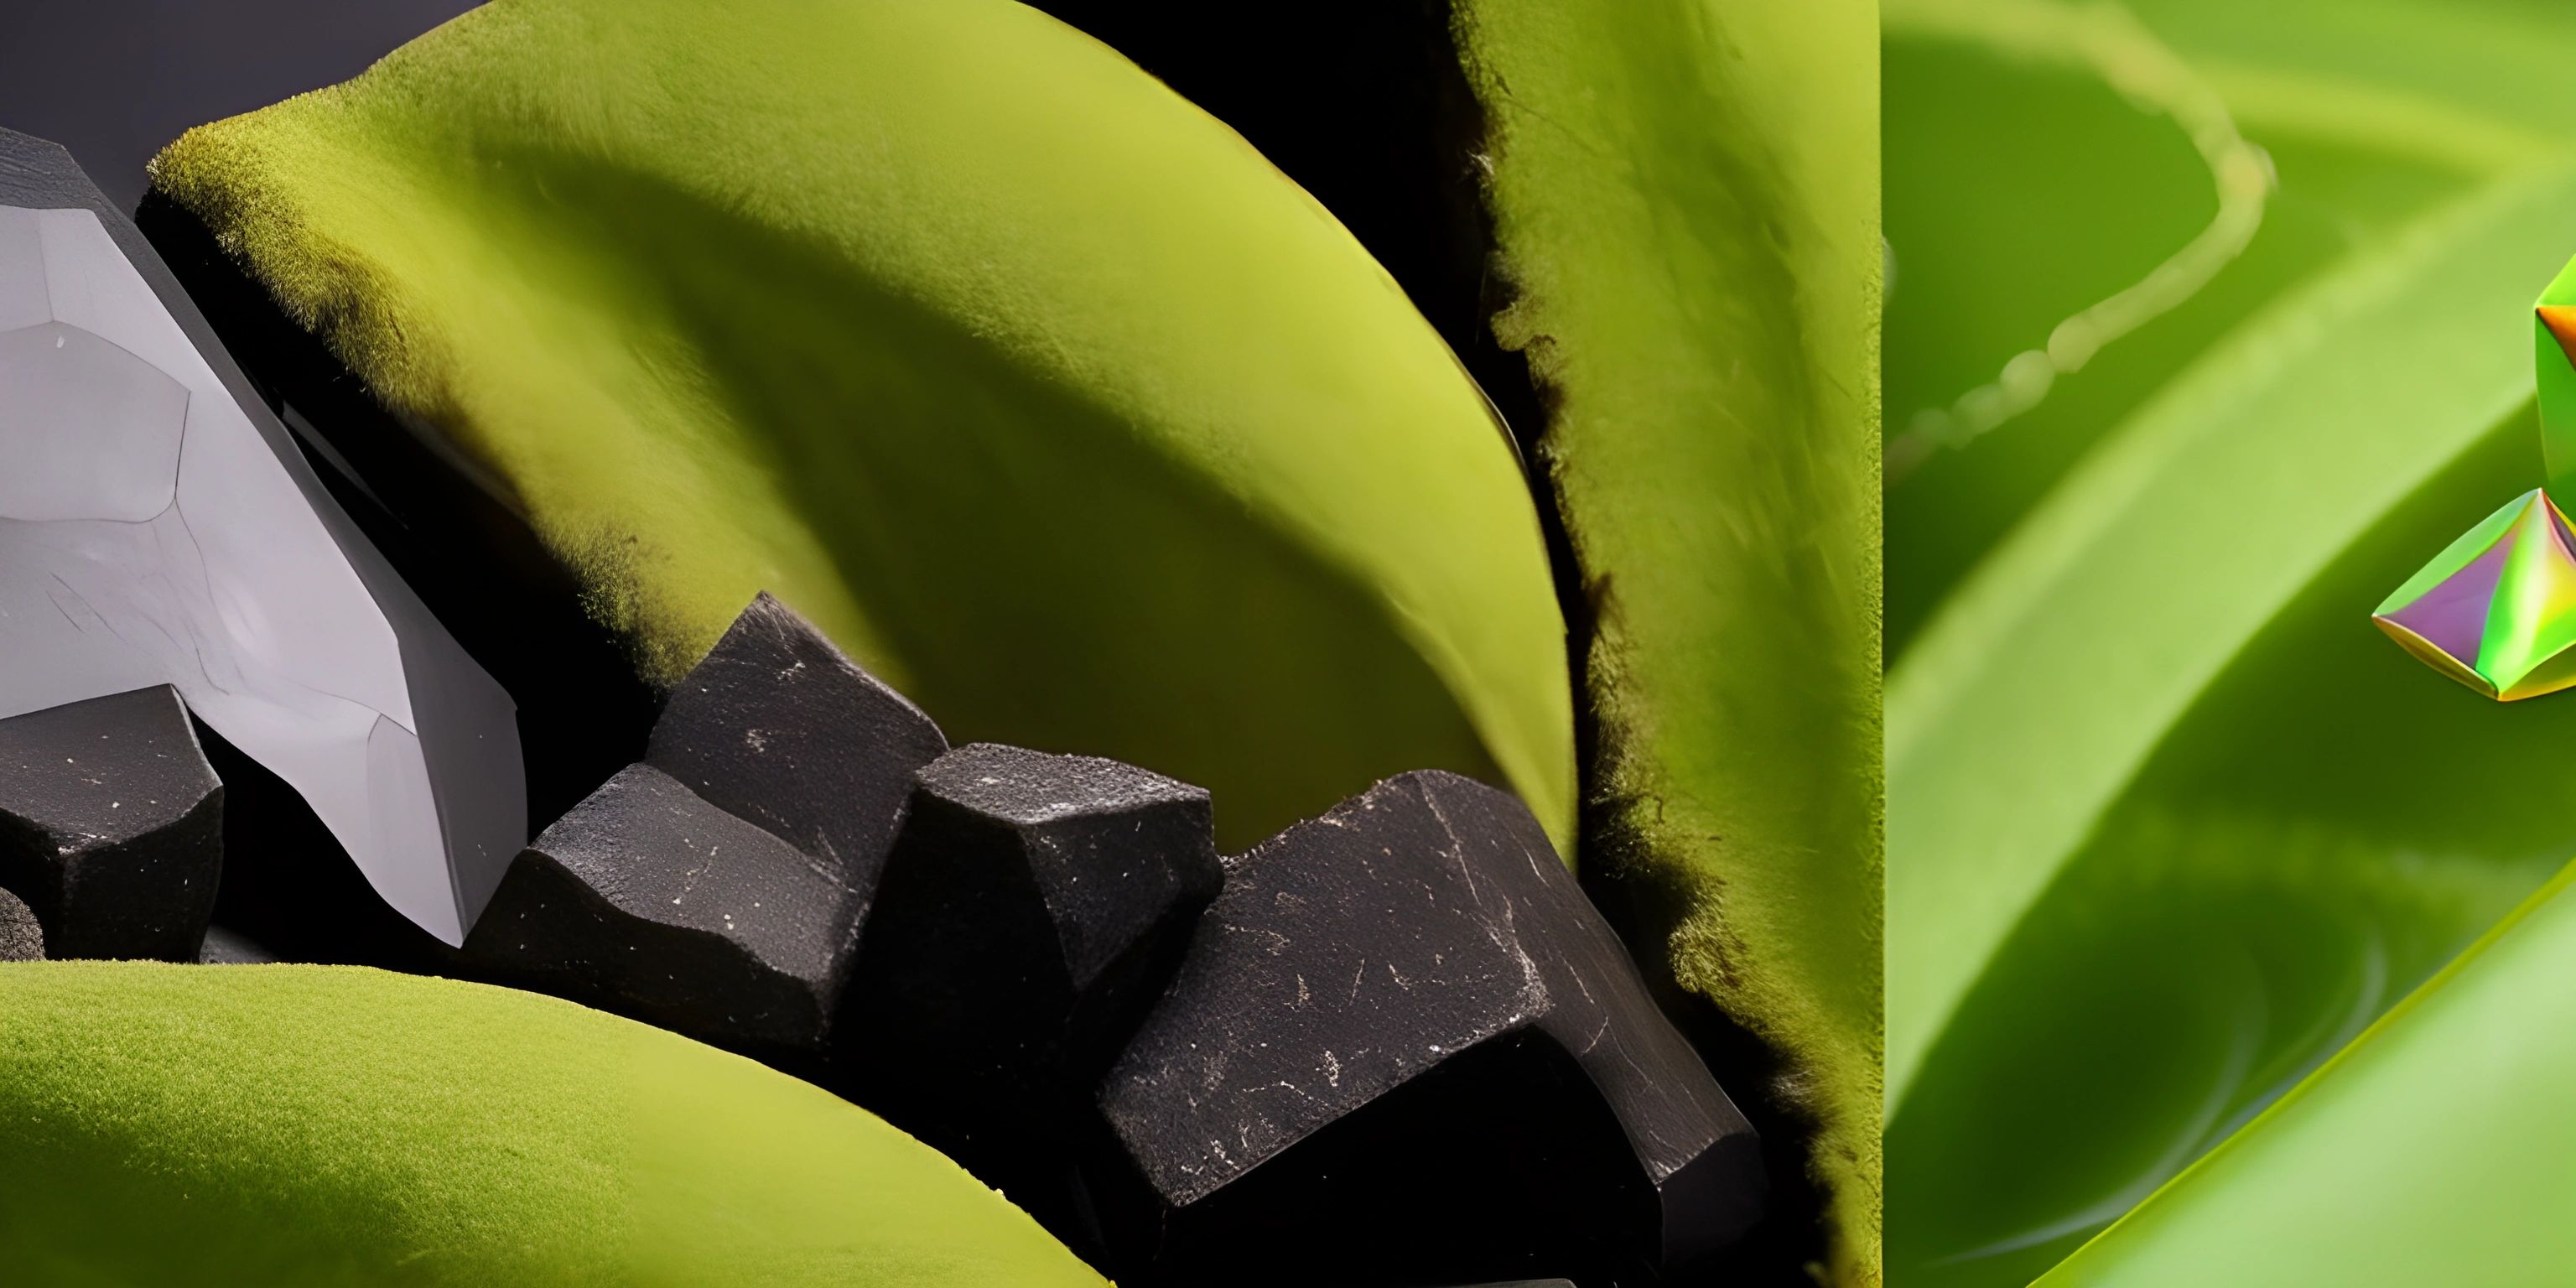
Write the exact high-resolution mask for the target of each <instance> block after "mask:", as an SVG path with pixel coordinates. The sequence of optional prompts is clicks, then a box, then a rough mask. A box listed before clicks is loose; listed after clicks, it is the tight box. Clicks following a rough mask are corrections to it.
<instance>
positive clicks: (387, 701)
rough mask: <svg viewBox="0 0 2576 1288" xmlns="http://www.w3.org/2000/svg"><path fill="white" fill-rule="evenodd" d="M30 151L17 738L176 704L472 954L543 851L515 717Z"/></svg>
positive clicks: (21, 313)
mask: <svg viewBox="0 0 2576 1288" xmlns="http://www.w3.org/2000/svg"><path fill="white" fill-rule="evenodd" d="M32 143H33V141H31V140H26V139H25V138H24V137H23V136H14V135H9V134H7V133H6V132H5V131H0V718H5V717H8V716H12V715H19V714H23V713H26V712H29V711H37V710H42V709H44V708H47V707H52V706H58V705H60V704H62V703H66V702H74V701H79V700H81V699H84V698H93V697H99V696H103V695H106V694H111V693H121V692H124V691H127V690H130V689H137V688H142V687H145V686H147V685H155V684H169V685H172V686H174V687H176V688H177V689H178V690H179V693H180V696H181V697H182V698H184V699H185V700H186V701H187V703H188V706H189V708H190V709H191V710H192V711H194V712H195V713H196V715H197V717H198V718H199V719H201V720H203V721H205V722H206V724H207V725H208V726H210V727H212V728H213V729H214V730H215V731H216V732H217V733H220V734H222V735H223V737H224V738H225V739H226V740H227V741H229V742H231V743H232V744H233V745H234V746H236V747H238V748H240V749H241V750H242V752H243V753H244V754H246V755H249V756H251V757H252V758H254V759H256V760H258V761H259V762H260V763H261V764H262V765H265V766H266V767H267V768H268V769H269V770H270V771H272V772H274V773H275V774H277V776H278V777H279V778H281V779H284V780H285V781H286V782H287V783H288V784H289V785H291V786H293V787H294V788H295V789H296V790H297V791H298V792H300V793H301V794H302V795H303V797H304V799H305V801H306V802H307V803H308V804H310V805H311V806H312V807H313V811H314V813H315V814H316V815H317V816H318V817H319V818H320V819H321V820H322V822H323V824H324V825H325V826H327V827H328V828H329V829H330V830H331V832H332V834H333V835H334V836H335V837H337V838H338V839H339V841H340V843H341V845H342V846H343V847H345V848H346V849H347V850H348V852H349V854H350V857H351V858H352V859H354V860H355V861H356V862H357V864H358V866H359V868H360V869H361V870H362V871H363V872H364V873H365V874H366V877H367V880H368V881H369V882H370V883H371V884H373V885H374V887H375V889H376V891H377V892H378V893H379V894H381V895H383V896H384V898H385V900H386V902H388V903H390V904H392V905H393V906H394V907H395V908H396V909H398V910H399V911H401V912H402V913H403V914H404V915H405V916H407V917H409V918H411V920H413V921H414V922H416V923H418V924H419V925H420V926H421V927H422V928H423V929H425V930H428V931H429V932H430V933H431V934H434V935H436V936H438V937H439V938H440V939H442V940H445V941H446V942H448V943H450V944H457V943H461V942H463V939H464V933H465V930H466V929H467V928H468V927H470V926H471V925H472V923H473V920H474V917H475V915H476V914H477V913H479V912H481V910H482V907H483V904H484V903H485V902H486V901H487V900H488V899H489V898H490V897H491V892H492V888H493V887H494V886H495V885H496V884H498V882H499V881H500V878H501V873H502V871H503V870H504V868H505V867H506V866H507V864H508V863H509V861H510V859H511V857H512V856H513V855H515V854H516V853H517V852H518V850H519V848H520V845H521V843H522V842H523V841H524V839H525V834H526V831H525V830H526V823H527V820H526V796H525V784H524V780H523V776H522V772H521V769H522V767H521V763H520V752H519V741H518V731H517V725H516V720H515V710H516V709H515V707H514V705H513V704H512V702H511V700H510V697H509V695H508V694H507V693H506V692H504V691H503V690H502V689H501V687H500V686H499V685H498V684H497V683H495V682H494V681H493V680H492V678H491V677H490V676H489V675H488V674H486V673H485V672H484V671H483V670H482V669H481V668H480V667H479V666H477V665H476V664H475V663H474V661H473V660H472V659H471V658H470V657H468V656H467V655H466V654H465V652H464V651H463V649H462V648H460V647H459V646H458V645H457V644H456V642H455V640H454V639H453V638H452V637H450V636H449V635H448V634H447V632H446V631H445V629H444V628H443V627H441V626H440V625H439V624H438V622H437V621H436V619H435V618H433V617H432V616H431V615H430V614H429V612H428V610H427V609H426V608H425V607H424V606H423V605H422V604H421V603H420V601H419V600H418V598H417V597H416V596H414V595H413V594H412V593H411V592H410V590H409V588H408V587H405V586H404V585H403V584H402V582H401V580H400V578H399V577H397V576H396V575H395V574H394V573H393V571H392V569H391V567H390V565H388V564H386V562H385V561H384V559H383V557H382V556H381V555H380V554H378V553H377V552H376V551H375V550H374V548H373V547H372V546H370V545H369V544H368V543H367V542H366V540H365V538H364V537H363V536H361V535H360V534H359V533H358V531H357V529H356V527H355V525H354V524H352V523H351V522H350V521H349V519H348V517H347V516H346V515H345V514H344V513H342V512H341V511H340V509H339V507H338V506H337V504H336V503H335V502H333V501H332V500H331V498H330V496H329V494H328V493H327V492H326V491H324V489H323V488H322V486H321V483H320V481H319V479H318V478H316V477H315V476H314V475H313V473H312V471H311V468H310V467H309V466H308V465H306V463H305V462H304V460H303V458H302V457H301V455H299V454H298V453H297V452H296V450H295V448H294V447H293V445H292V440H291V439H290V438H288V436H287V435H286V433H285V431H284V429H283V428H282V427H281V426H279V425H277V423H276V421H275V419H274V418H273V417H271V416H270V414H269V412H268V409H267V408H266V406H265V405H263V404H260V403H258V402H257V401H256V400H253V399H245V398H241V397H237V396H236V394H235V392H234V391H235V389H236V388H242V387H244V386H242V385H241V384H240V381H239V375H238V372H237V371H234V370H232V368H231V360H230V358H229V357H228V356H225V355H223V354H222V352H221V348H220V346H217V345H216V344H215V342H214V340H213V337H212V333H211V331H209V330H207V329H206V328H205V326H204V323H203V321H202V319H195V318H194V316H193V306H187V305H185V304H184V296H179V293H178V288H177V287H176V285H175V284H171V283H170V279H169V278H168V274H167V271H166V270H165V269H163V268H162V267H161V266H160V264H159V263H158V261H157V260H152V261H149V263H148V268H149V271H150V273H151V274H152V275H153V276H154V277H156V278H158V279H159V280H160V281H161V282H162V283H163V286H162V288H161V291H160V292H156V290H155V286H154V284H153V283H152V282H151V281H147V280H146V276H145V271H144V270H143V269H139V268H138V267H137V264H136V261H135V259H132V258H129V256H128V248H129V247H131V248H133V249H134V251H135V252H136V254H137V255H138V256H149V255H150V251H149V249H148V248H146V247H144V246H143V245H142V243H141V240H140V237H139V235H137V234H135V233H134V232H133V230H132V228H131V226H130V225H123V226H122V228H121V229H120V231H121V232H122V234H123V238H122V241H123V244H122V245H120V238H119V237H118V236H117V235H114V234H112V233H111V231H110V227H109V225H108V223H107V222H105V221H103V220H102V218H101V215H100V210H101V209H103V208H105V203H104V199H95V200H93V201H92V202H91V204H90V205H89V206H88V207H83V208H64V207H62V206H51V207H48V206H46V205H42V204H39V203H38V202H37V201H36V200H31V199H30V198H40V197H47V196H52V197H55V198H56V199H57V200H59V198H60V196H61V195H62V193H63V191H64V190H65V189H66V186H67V185H69V186H70V187H71V189H72V190H73V195H76V196H93V197H94V193H95V189H90V188H88V187H87V183H86V180H85V178H81V177H80V176H78V171H77V170H76V169H70V174H69V176H68V177H67V176H65V175H64V174H61V173H55V172H53V171H57V170H61V169H69V168H70V161H69V158H68V157H67V156H64V155H63V154H61V153H60V152H59V150H56V149H51V148H50V146H49V145H35V146H34V147H30V146H29V145H30V144H32ZM55 158H59V162H58V163H56V162H55ZM13 162H14V163H15V165H14V167H13V165H12V164H11V163H13ZM31 165H32V166H33V168H34V169H35V170H36V171H39V172H40V173H35V174H33V175H32V176H31V174H30V172H29V169H30V166H31ZM74 181H77V182H74ZM83 190H85V191H83ZM13 200H23V201H25V202H26V204H11V203H12V201H13ZM108 213H109V217H110V218H112V219H115V220H117V221H118V222H119V224H122V216H119V215H116V214H115V213H114V212H113V210H112V209H111V210H109V211H108ZM165 294H166V295H168V296H174V297H178V299H179V301H180V303H179V304H178V307H183V308H187V309H188V310H189V315H190V317H191V319H192V321H193V322H194V327H193V332H194V334H195V336H196V337H199V338H192V328H190V327H185V326H183V325H182V324H181V322H180V321H179V319H178V318H177V317H176V316H174V314H173V312H172V307H171V306H165V303H164V295H165ZM201 343H202V344H204V345H206V346H208V347H210V348H212V349H213V352H214V354H215V357H214V359H213V361H212V362H210V360H209V358H208V356H207V354H206V353H204V352H201V351H200V347H199V346H200V344H201ZM215 363H220V364H222V366H223V368H224V369H225V370H226V371H227V372H228V373H229V374H231V376H232V380H233V383H232V384H230V385H228V384H227V381H226V379H225V378H224V377H223V376H219V375H218V373H217V368H216V365H215Z"/></svg>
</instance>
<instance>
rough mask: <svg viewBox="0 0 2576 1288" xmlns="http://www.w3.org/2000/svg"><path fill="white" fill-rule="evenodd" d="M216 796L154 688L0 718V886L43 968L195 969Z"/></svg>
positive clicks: (211, 884)
mask: <svg viewBox="0 0 2576 1288" xmlns="http://www.w3.org/2000/svg"><path fill="white" fill-rule="evenodd" d="M223 792H224V789H223V784H222V783H221V782H219V781H217V779H216V778H215V773H214V770H213V769H211V768H209V767H208V766H207V764H206V757H205V754H204V753H203V752H202V751H200V750H199V749H198V746H197V737H196V733H195V731H194V729H193V728H192V727H191V726H190V724H189V722H188V712H187V709H186V708H185V707H183V706H181V705H180V702H179V695H178V693H177V691H175V690H173V689H171V688H170V687H169V686H167V685H161V686H156V687H153V688H149V689H136V690H134V691H132V692H130V693H119V694H115V695H113V696H110V697H104V698H91V699H88V700H86V701H82V702H72V703H66V704H64V705H62V706H59V707H51V708H48V709H46V710H43V711H34V712H29V713H28V714H26V715H22V716H16V717H13V718H10V719H7V720H0V887H6V888H7V889H8V890H10V891H11V892H13V893H15V894H16V895H17V896H18V897H19V898H21V899H23V900H25V901H26V903H27V906H28V907H30V908H32V909H33V910H34V911H35V914H36V919H37V920H38V921H39V922H41V923H43V925H44V928H45V945H46V949H47V953H48V955H49V956H52V957H54V958H57V959H64V958H82V957H157V958H161V959H163V960H166V961H181V962H184V961H195V960H196V959H197V945H198V943H199V941H201V940H202V939H204V938H205V934H206V915H207V913H208V912H210V911H211V910H212V909H213V908H214V903H215V886H216V882H217V880H218V879H219V878H220V876H221V875H222V872H223V856H224V848H223V812H224V797H223Z"/></svg>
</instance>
